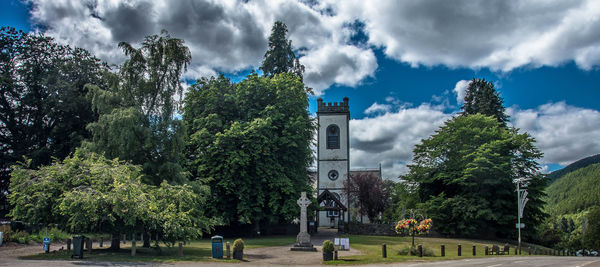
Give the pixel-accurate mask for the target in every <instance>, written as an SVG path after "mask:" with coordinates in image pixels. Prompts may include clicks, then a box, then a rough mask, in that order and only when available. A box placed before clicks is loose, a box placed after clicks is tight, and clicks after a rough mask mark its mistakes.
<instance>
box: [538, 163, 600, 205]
mask: <svg viewBox="0 0 600 267" xmlns="http://www.w3.org/2000/svg"><path fill="white" fill-rule="evenodd" d="M546 193H547V194H548V197H547V200H546V201H547V206H546V207H547V208H546V211H547V212H548V213H550V215H551V216H557V215H563V214H570V213H577V212H580V211H582V210H584V209H586V208H588V207H590V206H597V205H599V203H600V164H592V165H589V166H587V167H584V168H580V169H578V170H575V171H572V172H569V173H567V174H566V175H564V176H562V177H560V178H559V179H557V180H556V181H555V182H554V183H552V184H551V185H550V186H548V188H547V189H546Z"/></svg>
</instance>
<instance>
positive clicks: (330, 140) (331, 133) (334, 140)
mask: <svg viewBox="0 0 600 267" xmlns="http://www.w3.org/2000/svg"><path fill="white" fill-rule="evenodd" d="M339 148H340V127H338V126H337V125H335V124H332V125H329V126H327V149H339Z"/></svg>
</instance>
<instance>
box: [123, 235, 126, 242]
mask: <svg viewBox="0 0 600 267" xmlns="http://www.w3.org/2000/svg"><path fill="white" fill-rule="evenodd" d="M126 237H127V236H126V235H125V234H123V244H127V242H125V238H126Z"/></svg>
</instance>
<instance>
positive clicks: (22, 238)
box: [10, 231, 29, 244]
mask: <svg viewBox="0 0 600 267" xmlns="http://www.w3.org/2000/svg"><path fill="white" fill-rule="evenodd" d="M10 238H11V240H10V241H12V242H17V243H19V244H28V243H29V234H28V233H27V232H25V231H16V232H12V233H11V235H10Z"/></svg>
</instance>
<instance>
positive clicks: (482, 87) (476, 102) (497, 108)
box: [461, 78, 508, 123]
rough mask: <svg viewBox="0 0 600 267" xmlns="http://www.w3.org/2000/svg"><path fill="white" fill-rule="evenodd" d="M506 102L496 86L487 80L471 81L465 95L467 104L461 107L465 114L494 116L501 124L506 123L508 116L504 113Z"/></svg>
mask: <svg viewBox="0 0 600 267" xmlns="http://www.w3.org/2000/svg"><path fill="white" fill-rule="evenodd" d="M503 103H504V100H503V99H502V97H500V94H499V93H498V91H496V89H495V88H494V84H493V83H491V82H488V81H486V80H485V79H475V78H473V80H471V83H469V87H468V88H467V92H466V94H465V104H464V105H463V106H462V107H461V109H462V110H463V114H465V115H472V114H483V115H486V116H494V117H495V118H496V119H497V120H498V121H499V122H501V123H506V122H507V121H508V116H507V115H506V114H505V113H504V111H505V109H504V106H503Z"/></svg>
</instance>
